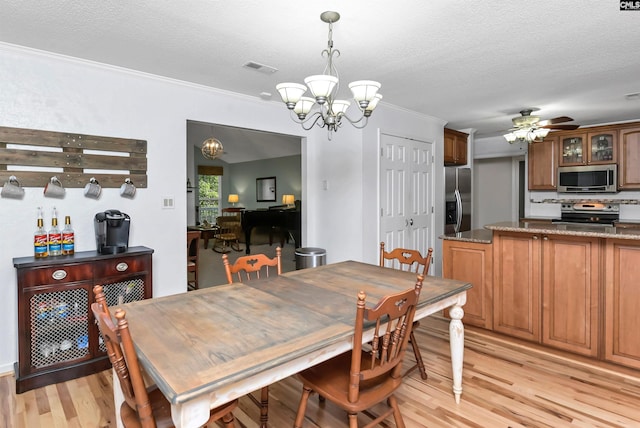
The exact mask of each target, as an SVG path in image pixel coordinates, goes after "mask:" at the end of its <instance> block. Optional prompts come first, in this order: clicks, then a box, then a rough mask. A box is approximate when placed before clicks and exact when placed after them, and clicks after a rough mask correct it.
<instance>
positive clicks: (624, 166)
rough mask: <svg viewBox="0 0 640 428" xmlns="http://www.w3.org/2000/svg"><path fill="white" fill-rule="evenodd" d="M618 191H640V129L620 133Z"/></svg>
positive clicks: (624, 130)
mask: <svg viewBox="0 0 640 428" xmlns="http://www.w3.org/2000/svg"><path fill="white" fill-rule="evenodd" d="M619 137H620V139H619V143H618V147H619V150H618V152H619V157H620V159H619V162H618V189H619V190H634V189H640V168H639V167H638V165H640V127H631V128H622V129H620V131H619Z"/></svg>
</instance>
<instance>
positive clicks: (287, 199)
mask: <svg viewBox="0 0 640 428" xmlns="http://www.w3.org/2000/svg"><path fill="white" fill-rule="evenodd" d="M294 200H295V197H294V196H293V195H282V203H283V204H285V205H287V207H288V208H291V207H292V206H293V205H294V204H293V202H294Z"/></svg>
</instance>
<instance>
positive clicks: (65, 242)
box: [62, 232, 74, 251]
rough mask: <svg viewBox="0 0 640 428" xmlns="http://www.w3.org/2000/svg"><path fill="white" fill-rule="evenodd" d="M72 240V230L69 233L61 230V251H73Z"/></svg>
mask: <svg viewBox="0 0 640 428" xmlns="http://www.w3.org/2000/svg"><path fill="white" fill-rule="evenodd" d="M73 242H74V236H73V232H71V233H64V232H62V251H73V247H74V245H73Z"/></svg>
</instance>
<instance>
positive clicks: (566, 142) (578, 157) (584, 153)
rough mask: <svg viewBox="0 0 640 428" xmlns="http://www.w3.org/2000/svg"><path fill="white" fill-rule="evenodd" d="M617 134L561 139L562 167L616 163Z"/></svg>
mask: <svg viewBox="0 0 640 428" xmlns="http://www.w3.org/2000/svg"><path fill="white" fill-rule="evenodd" d="M616 140H617V132H616V131H610V132H590V133H576V134H573V135H563V136H562V137H561V138H560V161H559V165H560V166H569V165H595V164H612V163H616V150H615V148H616V144H617V141H616Z"/></svg>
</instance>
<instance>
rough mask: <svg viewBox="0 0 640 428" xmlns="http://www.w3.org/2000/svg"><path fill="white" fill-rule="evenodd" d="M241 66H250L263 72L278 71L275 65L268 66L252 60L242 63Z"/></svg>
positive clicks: (271, 72)
mask: <svg viewBox="0 0 640 428" xmlns="http://www.w3.org/2000/svg"><path fill="white" fill-rule="evenodd" d="M243 67H245V68H250V69H252V70H256V71H259V72H260V73H264V74H273V73H275V72H276V71H278V69H277V68H275V67H270V66H268V65H264V64H260V63H258V62H253V61H249V62H248V63H246V64H245V65H243Z"/></svg>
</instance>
